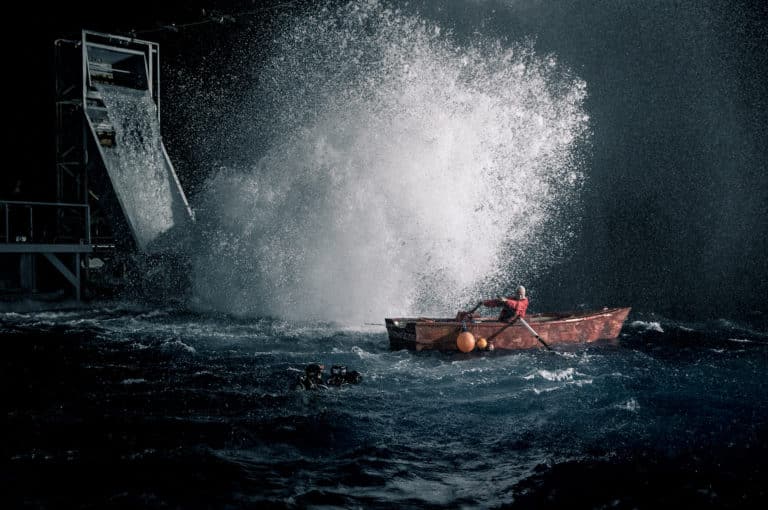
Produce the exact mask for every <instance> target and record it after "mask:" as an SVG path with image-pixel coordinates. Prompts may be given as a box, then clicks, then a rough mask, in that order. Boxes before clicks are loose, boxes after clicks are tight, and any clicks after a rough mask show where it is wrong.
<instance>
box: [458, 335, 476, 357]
mask: <svg viewBox="0 0 768 510" xmlns="http://www.w3.org/2000/svg"><path fill="white" fill-rule="evenodd" d="M456 347H458V348H459V350H460V351H461V352H469V351H471V350H472V349H474V348H475V335H473V334H472V333H470V332H469V331H463V332H461V333H459V336H458V337H457V338H456Z"/></svg>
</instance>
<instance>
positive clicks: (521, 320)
mask: <svg viewBox="0 0 768 510" xmlns="http://www.w3.org/2000/svg"><path fill="white" fill-rule="evenodd" d="M517 320H519V321H520V322H522V323H523V326H525V327H526V328H527V329H528V331H530V332H531V334H532V335H533V336H535V337H536V340H538V341H539V342H541V345H543V346H544V347H546V348H547V350H550V351H551V350H552V347H550V346H548V345H547V342H545V341H544V340H542V339H541V337H540V336H539V334H538V333H536V332H535V331H534V330H533V328H532V327H531V326H530V324H528V323H527V322H525V319H523V318H522V317H518V318H517Z"/></svg>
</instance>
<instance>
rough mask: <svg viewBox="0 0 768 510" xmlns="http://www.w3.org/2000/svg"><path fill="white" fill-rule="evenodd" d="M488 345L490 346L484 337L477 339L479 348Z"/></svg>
mask: <svg viewBox="0 0 768 510" xmlns="http://www.w3.org/2000/svg"><path fill="white" fill-rule="evenodd" d="M486 347H488V340H486V339H485V338H483V337H480V338H478V339H477V348H478V349H485V348H486Z"/></svg>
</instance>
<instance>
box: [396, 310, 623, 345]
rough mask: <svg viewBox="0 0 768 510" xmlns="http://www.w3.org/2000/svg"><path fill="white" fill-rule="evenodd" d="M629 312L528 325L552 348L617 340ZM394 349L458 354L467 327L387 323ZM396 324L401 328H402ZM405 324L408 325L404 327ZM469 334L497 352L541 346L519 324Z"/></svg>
mask: <svg viewBox="0 0 768 510" xmlns="http://www.w3.org/2000/svg"><path fill="white" fill-rule="evenodd" d="M629 311H630V309H629V308H610V309H604V310H601V311H596V312H582V313H574V314H556V315H547V314H536V315H532V316H530V317H529V318H528V322H529V323H530V325H531V326H532V327H533V329H535V330H536V332H537V333H538V334H539V335H540V336H541V337H542V338H543V339H544V341H545V342H547V343H548V344H550V345H558V344H573V343H585V342H594V341H597V340H602V339H608V340H609V339H614V338H616V337H617V336H619V332H620V331H621V326H622V324H623V323H624V321H625V320H626V318H627V315H628V314H629ZM386 323H387V331H388V333H389V339H390V344H391V346H392V347H393V348H402V347H407V348H409V349H415V350H418V351H420V350H423V349H439V350H454V351H455V350H457V347H456V337H458V335H459V333H461V332H462V331H463V328H464V324H462V323H461V322H456V321H455V320H452V319H386ZM396 324H400V325H401V326H400V327H398V326H397V325H396ZM402 324H405V326H404V327H403V326H402ZM466 328H467V331H469V332H471V333H472V334H474V335H475V338H479V337H485V338H486V339H487V340H488V342H489V343H491V344H493V345H494V347H495V348H496V349H531V348H537V347H542V345H541V343H539V342H538V340H536V338H535V337H534V336H533V335H532V334H531V333H530V332H529V331H528V330H527V329H526V328H525V327H524V326H523V325H522V324H519V323H512V324H509V323H505V322H497V321H493V320H487V319H486V320H479V321H470V322H467V323H466Z"/></svg>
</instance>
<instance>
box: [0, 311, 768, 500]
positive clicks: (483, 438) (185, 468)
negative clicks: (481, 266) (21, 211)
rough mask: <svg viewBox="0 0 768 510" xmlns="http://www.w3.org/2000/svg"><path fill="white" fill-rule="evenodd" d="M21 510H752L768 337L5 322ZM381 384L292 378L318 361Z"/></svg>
mask: <svg viewBox="0 0 768 510" xmlns="http://www.w3.org/2000/svg"><path fill="white" fill-rule="evenodd" d="M0 328H1V329H0V340H2V349H3V356H2V372H1V373H2V376H1V377H2V381H1V387H2V391H3V398H2V414H1V415H0V416H2V420H3V427H2V428H3V430H4V432H3V441H2V467H1V468H0V473H1V475H0V477H1V479H2V484H3V493H4V497H3V499H4V501H5V504H4V506H5V505H6V504H7V505H8V506H6V508H9V507H33V508H37V507H44V508H56V507H84V508H105V507H106V508H136V507H149V508H198V507H210V508H236V507H258V508H264V507H268V508H271V507H275V508H283V507H285V508H307V507H310V508H319V507H322V508H328V507H341V508H377V507H396V508H439V507H450V508H460V507H464V508H487V507H491V508H494V507H505V506H511V507H515V508H517V507H520V508H527V507H568V508H609V507H610V508H659V507H672V506H675V507H677V506H681V505H685V506H686V507H693V508H700V507H711V508H721V507H751V506H761V504H762V503H764V502H765V500H766V496H767V494H766V492H767V491H768V488H767V487H768V486H767V485H766V481H768V467H767V462H766V458H767V457H766V454H768V396H766V392H765V383H764V382H763V379H764V377H765V374H766V370H767V369H768V334H767V333H766V332H765V331H764V330H763V329H761V328H760V327H755V326H751V327H750V326H749V325H747V324H736V323H732V322H729V321H726V320H719V321H714V322H708V323H681V322H675V321H670V320H665V319H664V318H662V317H656V316H642V315H637V314H633V315H630V318H629V320H628V321H627V323H626V325H625V327H624V329H623V331H622V334H621V337H620V339H619V340H618V341H617V342H615V343H602V344H597V345H591V346H588V347H587V346H584V347H580V348H574V349H569V350H567V351H562V350H561V351H558V352H555V353H548V352H544V351H538V350H536V351H527V352H515V353H498V352H497V353H493V354H491V355H489V354H485V355H477V354H475V355H461V354H453V355H451V354H441V353H418V354H417V353H412V352H408V351H390V350H389V346H388V341H387V336H386V333H385V331H384V328H383V327H380V326H360V327H340V326H335V325H333V324H302V323H291V322H282V321H275V320H246V319H235V318H232V317H228V316H212V315H201V314H195V313H190V312H186V311H179V310H174V309H147V308H143V307H139V306H133V305H126V304H110V305H102V306H97V307H93V308H86V309H67V310H58V311H48V312H31V313H30V312H28V313H12V312H5V313H2V315H0ZM315 361H319V362H322V363H325V365H326V368H329V367H330V365H331V364H334V363H341V364H346V365H347V366H348V367H349V368H350V369H355V370H358V371H360V372H362V374H363V377H364V379H363V382H362V383H361V384H360V385H356V386H346V387H342V388H334V389H329V390H325V391H316V392H305V391H296V390H294V389H292V386H293V382H294V380H295V379H296V377H297V375H298V374H299V373H300V372H299V370H301V369H303V367H304V365H305V364H307V363H310V362H315Z"/></svg>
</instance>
